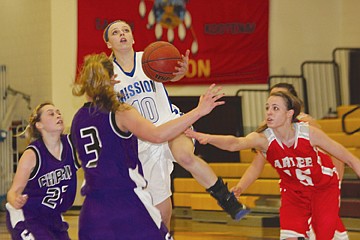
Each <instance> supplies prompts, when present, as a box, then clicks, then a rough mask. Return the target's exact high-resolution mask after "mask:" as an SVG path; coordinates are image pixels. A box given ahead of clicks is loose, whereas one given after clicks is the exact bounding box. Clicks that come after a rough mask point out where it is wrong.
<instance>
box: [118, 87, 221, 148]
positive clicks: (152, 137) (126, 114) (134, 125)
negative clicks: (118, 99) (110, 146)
mask: <svg viewBox="0 0 360 240" xmlns="http://www.w3.org/2000/svg"><path fill="white" fill-rule="evenodd" d="M220 91H221V87H218V88H215V84H212V85H211V86H210V87H209V88H208V90H207V91H206V92H205V94H203V95H202V96H201V97H200V100H199V104H198V106H197V107H196V108H194V109H193V110H191V111H190V112H188V113H186V114H184V115H182V116H181V117H179V118H176V119H174V120H171V121H169V122H166V123H164V124H162V125H160V126H155V125H154V124H153V123H151V122H150V121H148V120H147V119H145V118H144V117H143V116H141V115H140V113H139V112H138V111H137V110H135V109H134V108H132V109H130V110H125V111H117V113H116V122H117V124H118V126H119V128H120V129H121V130H122V131H130V132H132V133H134V134H135V135H136V136H137V137H139V138H141V139H143V140H146V141H149V142H153V143H161V142H166V141H168V140H171V139H173V138H175V137H176V136H177V135H179V134H181V133H182V132H184V131H185V130H186V129H187V128H189V127H190V126H191V125H192V124H193V123H194V122H196V121H197V120H199V119H200V118H201V117H203V116H205V115H207V114H209V113H210V112H211V111H212V110H213V109H214V108H215V107H217V106H219V105H223V104H224V103H225V102H224V101H218V100H219V99H220V98H222V97H223V96H224V94H223V93H220Z"/></svg>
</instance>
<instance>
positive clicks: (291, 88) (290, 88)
mask: <svg viewBox="0 0 360 240" xmlns="http://www.w3.org/2000/svg"><path fill="white" fill-rule="evenodd" d="M274 88H285V89H286V90H288V91H289V93H291V94H292V95H294V96H295V97H299V96H298V94H297V92H296V90H295V87H294V85H292V84H290V83H277V84H275V85H274V86H272V87H271V88H270V92H271V90H273V89H274Z"/></svg>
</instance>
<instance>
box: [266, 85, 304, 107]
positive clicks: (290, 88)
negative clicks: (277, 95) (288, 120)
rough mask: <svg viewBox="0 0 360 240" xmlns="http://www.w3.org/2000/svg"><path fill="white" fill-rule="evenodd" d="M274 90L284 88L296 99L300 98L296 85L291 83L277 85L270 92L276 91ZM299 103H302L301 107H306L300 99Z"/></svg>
mask: <svg viewBox="0 0 360 240" xmlns="http://www.w3.org/2000/svg"><path fill="white" fill-rule="evenodd" d="M274 88H283V89H286V90H287V91H288V92H289V93H291V94H292V95H294V96H295V97H297V98H299V96H298V94H297V92H296V90H295V87H294V85H292V84H290V83H284V82H283V83H277V84H275V85H274V86H272V87H271V88H270V92H271V91H272V90H273V89H274ZM299 101H300V103H301V106H302V107H303V106H304V102H303V101H302V100H301V99H300V98H299Z"/></svg>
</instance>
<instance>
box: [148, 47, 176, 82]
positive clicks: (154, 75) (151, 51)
mask: <svg viewBox="0 0 360 240" xmlns="http://www.w3.org/2000/svg"><path fill="white" fill-rule="evenodd" d="M178 61H182V57H181V54H180V52H179V50H178V49H177V48H176V47H175V46H174V45H172V44H171V43H169V42H165V41H157V42H153V43H151V44H149V45H148V46H147V47H146V48H145V49H144V53H143V56H142V59H141V63H142V67H143V70H144V73H145V74H146V76H148V77H149V78H150V79H152V80H154V81H157V82H167V81H170V80H171V79H173V78H174V77H175V75H173V73H174V72H175V67H177V66H179V65H178Z"/></svg>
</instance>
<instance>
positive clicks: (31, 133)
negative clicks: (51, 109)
mask: <svg viewBox="0 0 360 240" xmlns="http://www.w3.org/2000/svg"><path fill="white" fill-rule="evenodd" d="M47 105H52V106H54V104H52V103H51V102H44V103H41V104H39V105H37V106H36V107H35V109H34V110H33V111H32V113H31V115H30V117H29V124H28V125H27V126H26V128H25V130H24V131H23V132H21V133H19V134H17V135H15V136H16V137H20V136H22V135H25V137H26V138H27V139H28V140H29V141H30V142H33V141H35V140H37V139H40V138H42V135H41V132H40V131H39V130H38V129H37V128H36V123H37V122H40V120H41V115H42V113H43V111H42V109H43V107H45V106H47Z"/></svg>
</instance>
